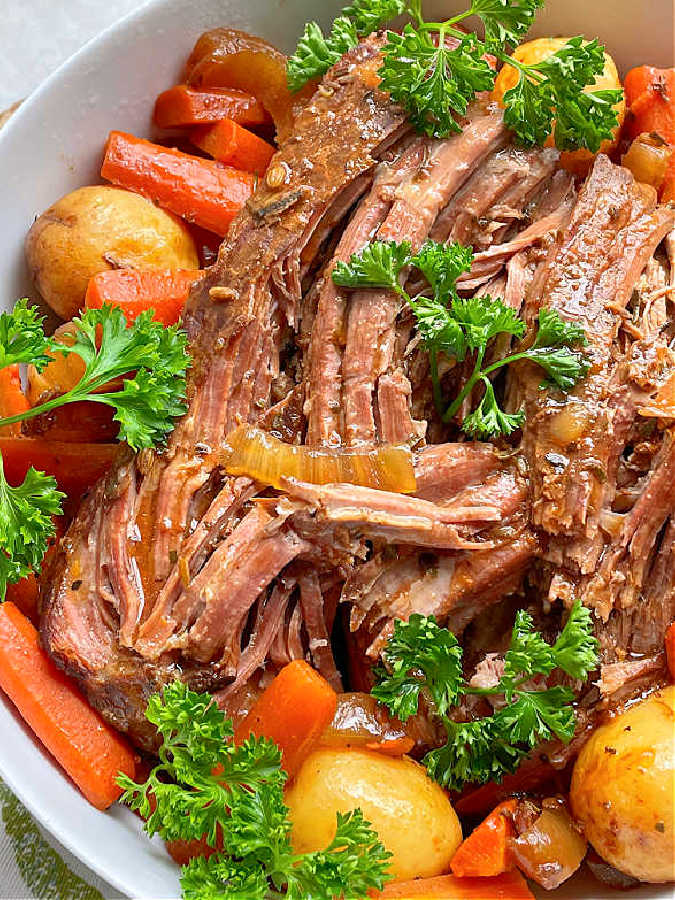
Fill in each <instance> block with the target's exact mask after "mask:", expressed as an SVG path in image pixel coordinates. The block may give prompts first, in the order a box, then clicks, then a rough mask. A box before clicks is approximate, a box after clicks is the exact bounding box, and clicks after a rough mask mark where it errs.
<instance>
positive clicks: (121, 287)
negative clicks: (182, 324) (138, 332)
mask: <svg viewBox="0 0 675 900" xmlns="http://www.w3.org/2000/svg"><path fill="white" fill-rule="evenodd" d="M202 274H203V273H202V272H201V271H200V270H199V269H197V270H193V269H178V270H175V271H172V272H139V271H138V270H137V269H109V270H108V271H106V272H99V273H98V274H97V275H94V277H93V278H91V279H90V281H89V285H88V286H87V293H86V294H85V297H84V305H85V306H86V308H87V309H100V308H101V307H102V306H103V304H104V303H110V304H112V305H113V306H119V307H120V309H121V310H122V311H123V312H124V315H125V316H126V319H127V322H128V323H131V322H133V321H134V320H135V319H136V318H137V316H139V315H140V314H141V313H142V312H145V311H146V310H148V309H153V310H154V315H153V319H154V320H155V321H156V322H163V323H164V325H175V324H176V322H177V321H178V320H179V319H180V317H181V315H182V313H183V307H184V306H185V302H186V301H187V298H188V295H189V293H190V288H191V287H192V285H193V284H194V283H195V281H198V280H199V279H200V278H201V277H202Z"/></svg>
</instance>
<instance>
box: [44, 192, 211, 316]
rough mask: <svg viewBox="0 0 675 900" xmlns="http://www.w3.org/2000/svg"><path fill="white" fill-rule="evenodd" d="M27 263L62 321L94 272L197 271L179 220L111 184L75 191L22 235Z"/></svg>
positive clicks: (73, 309)
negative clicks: (126, 269) (129, 269)
mask: <svg viewBox="0 0 675 900" xmlns="http://www.w3.org/2000/svg"><path fill="white" fill-rule="evenodd" d="M26 260H27V263H28V269H29V271H30V274H31V277H32V279H33V281H34V283H35V286H36V287H37V289H38V291H39V292H40V294H41V296H42V298H43V299H44V300H45V302H46V303H47V304H48V305H49V306H50V307H51V308H52V309H53V310H54V312H55V313H56V314H57V315H58V316H60V317H61V318H62V319H71V318H72V317H73V316H74V315H76V314H77V313H78V312H79V310H80V308H81V307H82V304H83V302H84V295H85V292H86V290H87V285H88V283H89V279H90V278H91V277H92V275H95V274H96V273H97V272H102V271H104V270H106V269H113V268H135V269H198V268H199V258H198V255H197V250H196V247H195V243H194V241H193V239H192V236H191V234H190V232H189V230H188V228H187V226H186V225H185V224H184V223H183V222H181V221H180V219H177V218H176V217H175V216H172V215H171V214H170V213H167V212H165V211H164V210H162V209H159V207H157V206H155V205H154V203H151V202H150V200H146V198H145V197H141V196H140V195H139V194H134V193H131V191H125V190H122V189H121V188H116V187H111V186H110V185H97V186H90V187H82V188H78V190H76V191H72V192H71V193H70V194H66V196H65V197H62V198H61V199H60V200H59V201H58V202H57V203H55V204H54V205H53V206H50V207H49V209H47V210H46V211H45V212H44V213H42V215H41V216H39V217H38V218H37V219H36V220H35V222H34V223H33V225H32V227H31V229H30V231H29V232H28V235H27V237H26Z"/></svg>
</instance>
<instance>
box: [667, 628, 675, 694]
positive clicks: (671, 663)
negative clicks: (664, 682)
mask: <svg viewBox="0 0 675 900" xmlns="http://www.w3.org/2000/svg"><path fill="white" fill-rule="evenodd" d="M666 659H667V660H668V671H669V672H670V677H671V678H672V679H673V680H674V681H675V622H671V624H670V625H669V626H668V628H667V629H666Z"/></svg>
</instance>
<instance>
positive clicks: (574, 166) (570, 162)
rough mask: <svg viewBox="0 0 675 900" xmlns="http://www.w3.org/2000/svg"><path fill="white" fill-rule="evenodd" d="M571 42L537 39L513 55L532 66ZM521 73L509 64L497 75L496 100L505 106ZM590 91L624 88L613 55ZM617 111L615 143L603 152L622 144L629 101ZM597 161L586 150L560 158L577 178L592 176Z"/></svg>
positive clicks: (609, 143)
mask: <svg viewBox="0 0 675 900" xmlns="http://www.w3.org/2000/svg"><path fill="white" fill-rule="evenodd" d="M568 41H569V38H564V37H563V38H553V37H544V38H535V39H534V40H532V41H527V42H526V43H525V44H521V45H520V47H517V48H516V50H515V51H514V53H513V56H514V58H515V59H517V60H518V62H522V63H525V64H526V65H532V64H533V63H538V62H541V61H542V60H543V59H546V58H547V57H549V56H552V55H553V54H554V53H556V52H557V51H558V50H560V48H561V47H563V46H564V45H565V44H566V43H567V42H568ZM519 74H520V73H519V72H518V70H517V69H515V68H514V67H513V66H509V65H505V66H504V67H503V68H502V69H501V71H500V72H499V74H498V75H497V80H496V81H495V87H494V91H493V96H494V97H495V99H496V100H498V101H499V103H502V100H503V97H504V94H505V93H506V92H507V91H508V90H510V89H511V88H512V87H515V86H516V84H517V83H518V79H519ZM586 90H587V91H591V90H600V91H607V90H621V91H622V90H623V85H622V84H621V79H620V78H619V72H618V70H617V68H616V63H615V62H614V60H613V59H612V57H611V56H610V55H609V53H605V69H604V72H603V73H602V75H600V76H598V78H596V80H595V84H593V85H589V86H588V87H587V88H586ZM615 109H616V111H617V113H618V117H619V122H618V125H617V127H616V128H615V130H614V138H613V140H611V141H603V143H602V145H601V147H600V150H599V152H600V153H610V152H611V151H612V150H613V149H614V148H615V147H616V145H617V143H618V140H619V132H620V130H621V125H622V123H623V120H624V117H625V115H626V102H625V100H624V99H623V98H622V99H621V101H620V102H619V103H617V104H616V106H615ZM546 146H547V147H554V146H555V141H554V140H553V135H549V137H548V140H547V141H546ZM594 159H595V154H593V153H591V152H590V150H585V149H581V150H574V151H565V152H564V153H562V154H561V156H560V162H561V164H562V165H563V166H564V168H566V169H567V170H568V171H569V172H572V173H573V174H574V175H581V176H585V175H587V174H588V171H589V170H590V168H591V166H592V164H593V160H594Z"/></svg>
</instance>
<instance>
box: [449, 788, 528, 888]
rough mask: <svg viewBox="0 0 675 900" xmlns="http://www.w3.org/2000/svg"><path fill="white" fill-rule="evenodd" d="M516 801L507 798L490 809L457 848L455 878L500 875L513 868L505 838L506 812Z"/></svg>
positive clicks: (508, 825)
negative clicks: (488, 813)
mask: <svg viewBox="0 0 675 900" xmlns="http://www.w3.org/2000/svg"><path fill="white" fill-rule="evenodd" d="M515 810H516V801H515V800H507V801H506V802H504V803H500V804H499V806H498V807H497V808H496V809H495V810H493V812H491V813H490V815H489V816H488V817H487V818H486V819H485V820H484V821H483V822H481V823H480V825H479V826H478V827H477V828H475V829H474V830H473V831H472V832H471V834H470V835H469V836H468V838H466V839H465V840H464V841H462V843H461V844H460V845H459V847H458V848H457V852H456V853H455V855H454V856H453V858H452V862H451V864H450V865H451V866H452V871H453V872H454V874H455V875H457V876H458V877H459V878H467V877H479V878H483V877H485V876H490V875H501V874H502V873H503V872H507V871H508V870H509V869H512V868H513V860H512V859H511V853H510V850H509V839H510V838H511V837H512V836H513V824H512V822H511V820H510V818H509V817H508V813H510V812H515Z"/></svg>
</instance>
